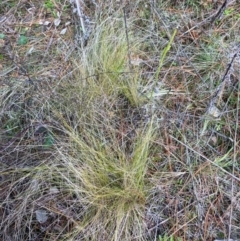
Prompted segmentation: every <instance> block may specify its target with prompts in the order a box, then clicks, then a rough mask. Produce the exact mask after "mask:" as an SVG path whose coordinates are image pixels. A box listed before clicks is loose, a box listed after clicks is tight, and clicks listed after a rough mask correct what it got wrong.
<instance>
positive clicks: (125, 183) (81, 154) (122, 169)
mask: <svg viewBox="0 0 240 241" xmlns="http://www.w3.org/2000/svg"><path fill="white" fill-rule="evenodd" d="M98 134H99V133H98ZM113 134H114V133H113ZM68 135H69V144H70V145H69V146H67V147H66V149H65V150H64V151H62V150H59V158H60V159H61V163H62V165H63V166H64V169H66V170H67V172H62V168H59V169H58V168H56V172H58V173H59V175H61V176H62V177H63V178H64V179H65V185H66V186H67V187H68V188H69V189H70V190H69V191H70V192H72V193H74V195H75V196H76V202H79V203H80V204H81V206H82V207H81V209H80V212H79V213H78V215H79V216H81V217H82V220H81V222H79V223H78V225H77V226H76V227H75V231H76V232H77V233H78V232H80V234H81V235H83V236H84V237H85V238H86V239H87V238H88V237H89V238H90V237H91V239H93V240H104V239H107V240H130V239H132V238H133V237H135V238H137V237H140V238H141V237H142V236H143V234H144V230H145V222H144V212H145V208H144V207H145V203H146V195H147V182H146V179H145V178H146V172H147V169H148V163H149V161H150V157H149V151H150V147H151V141H152V135H153V130H152V126H151V125H150V126H149V127H146V130H145V131H144V132H143V133H141V134H139V136H138V137H137V141H136V143H132V145H133V151H132V152H131V153H126V152H124V150H123V149H122V147H121V146H120V145H119V142H117V140H116V142H114V143H108V142H107V140H106V142H105V143H104V142H103V140H101V138H99V137H97V135H94V134H93V133H91V132H90V131H89V132H83V133H74V131H73V130H72V131H70V132H69V131H68ZM69 153H73V155H72V156H71V155H69ZM78 235H79V234H78Z"/></svg>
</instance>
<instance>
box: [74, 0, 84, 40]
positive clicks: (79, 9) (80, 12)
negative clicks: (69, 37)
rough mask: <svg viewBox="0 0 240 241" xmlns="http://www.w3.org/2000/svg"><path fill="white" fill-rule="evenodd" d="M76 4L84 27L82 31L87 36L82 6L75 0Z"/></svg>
mask: <svg viewBox="0 0 240 241" xmlns="http://www.w3.org/2000/svg"><path fill="white" fill-rule="evenodd" d="M75 2H76V6H77V11H78V16H79V19H80V23H81V26H82V31H83V34H84V35H85V34H86V29H85V25H84V21H83V14H82V10H81V6H80V3H79V0H75Z"/></svg>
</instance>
